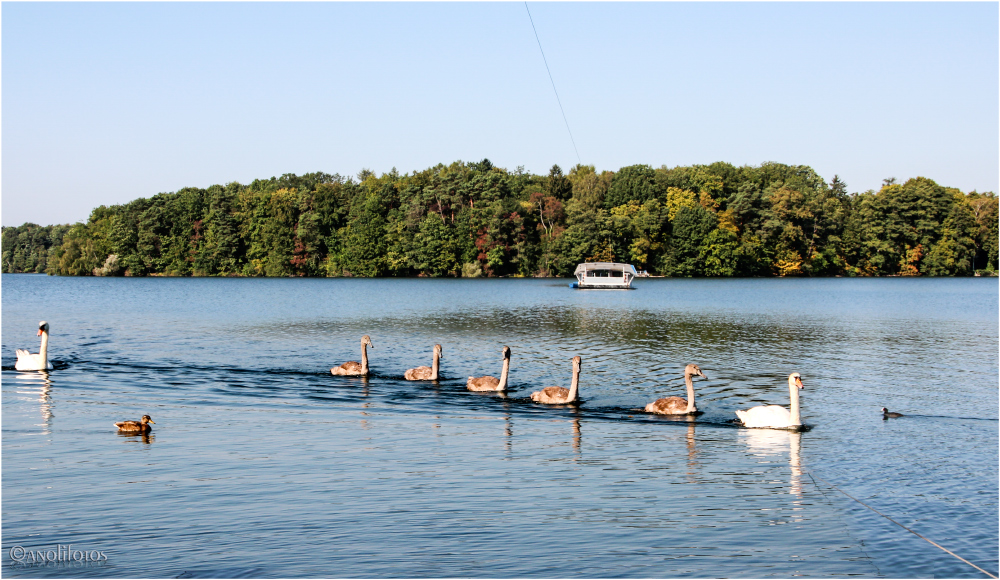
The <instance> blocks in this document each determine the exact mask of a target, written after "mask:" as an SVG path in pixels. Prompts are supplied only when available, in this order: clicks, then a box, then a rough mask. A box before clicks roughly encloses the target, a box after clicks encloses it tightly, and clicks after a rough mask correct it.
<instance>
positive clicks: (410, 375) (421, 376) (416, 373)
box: [403, 344, 441, 381]
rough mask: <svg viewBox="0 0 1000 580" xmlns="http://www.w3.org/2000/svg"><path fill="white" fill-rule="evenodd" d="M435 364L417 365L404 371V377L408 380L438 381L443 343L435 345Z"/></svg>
mask: <svg viewBox="0 0 1000 580" xmlns="http://www.w3.org/2000/svg"><path fill="white" fill-rule="evenodd" d="M431 364H432V365H433V366H429V367H417V368H415V369H410V370H408V371H406V372H405V373H403V378H404V379H406V380H408V381H436V380H438V368H439V367H440V366H441V345H440V344H435V345H434V362H432V363H431Z"/></svg>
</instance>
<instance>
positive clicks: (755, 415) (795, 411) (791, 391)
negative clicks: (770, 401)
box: [736, 373, 802, 429]
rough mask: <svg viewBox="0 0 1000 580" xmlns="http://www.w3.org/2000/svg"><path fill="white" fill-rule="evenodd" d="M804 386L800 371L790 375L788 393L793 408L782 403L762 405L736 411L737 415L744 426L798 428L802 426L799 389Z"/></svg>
mask: <svg viewBox="0 0 1000 580" xmlns="http://www.w3.org/2000/svg"><path fill="white" fill-rule="evenodd" d="M801 388H802V377H801V376H800V375H799V373H792V374H790V375H788V395H789V397H790V398H791V399H792V405H791V407H792V410H791V412H789V411H788V409H786V408H784V407H782V406H781V405H760V406H758V407H752V408H750V409H747V410H746V411H736V416H737V417H739V418H740V421H742V422H743V426H744V427H762V428H766V429H797V428H798V427H801V426H802V420H801V419H799V389H801Z"/></svg>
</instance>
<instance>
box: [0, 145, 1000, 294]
mask: <svg viewBox="0 0 1000 580" xmlns="http://www.w3.org/2000/svg"><path fill="white" fill-rule="evenodd" d="M997 231H998V202H997V197H996V195H994V194H993V193H983V194H980V193H976V192H972V193H968V194H963V193H962V192H960V191H958V190H957V189H953V188H947V187H942V186H940V185H938V184H937V183H935V182H934V181H932V180H930V179H926V178H923V177H917V178H914V179H910V180H908V181H906V182H905V183H902V184H900V183H896V182H895V180H893V179H889V180H886V181H885V183H884V185H883V186H882V188H881V189H880V190H879V191H877V192H876V191H867V192H865V193H861V194H857V193H855V194H848V193H847V188H846V185H845V184H844V183H843V182H842V181H840V180H839V178H838V177H837V176H834V178H833V179H832V180H831V181H830V182H829V183H827V182H826V181H824V179H823V178H821V177H820V176H819V175H817V174H816V173H815V172H814V171H813V170H812V169H811V168H809V167H806V166H789V165H782V164H779V163H764V164H762V165H760V166H759V167H751V166H743V167H736V166H733V165H731V164H728V163H713V164H711V165H694V166H689V167H674V168H667V167H665V166H664V167H661V168H659V169H654V168H652V167H650V166H647V165H633V166H630V167H624V168H622V169H620V170H619V171H618V172H610V171H603V172H598V171H596V170H595V168H594V167H593V166H586V165H577V166H576V167H573V168H572V169H571V170H570V171H569V173H568V174H563V171H562V170H561V169H560V168H559V166H553V167H552V169H551V171H550V172H549V174H548V175H547V176H539V175H532V174H528V173H525V172H524V171H523V170H522V169H521V168H518V169H517V170H516V171H513V172H511V171H507V170H505V169H502V168H499V167H494V166H493V165H492V164H491V163H490V162H489V160H483V161H481V162H473V163H463V162H455V163H452V164H451V165H448V166H445V165H438V166H436V167H432V168H430V169H427V170H424V171H420V172H414V173H412V174H406V175H400V174H399V173H398V172H396V171H395V170H393V171H392V172H390V173H386V174H383V175H381V176H376V175H375V174H374V173H372V172H371V171H368V170H365V171H362V172H361V173H360V174H359V175H358V177H357V179H354V178H343V177H341V176H340V175H329V174H326V173H311V174H307V175H302V176H297V175H292V174H288V175H283V176H282V177H280V178H271V179H268V180H256V181H254V182H253V183H251V184H249V185H241V184H239V183H230V184H228V185H225V186H223V185H213V186H211V187H209V188H208V189H197V188H186V189H182V190H180V191H177V192H176V193H161V194H158V195H155V196H153V197H151V198H148V199H147V198H140V199H136V200H134V201H132V202H130V203H127V204H124V205H114V206H110V207H106V206H101V207H98V208H97V209H95V210H94V211H93V212H92V213H91V215H90V219H89V220H88V221H87V223H78V224H75V225H72V226H69V225H57V226H45V227H41V226H38V225H35V224H24V225H22V226H19V227H16V228H14V227H7V228H3V258H2V260H3V271H4V272H48V273H49V274H60V275H73V276H80V275H99V276H121V275H124V276H146V275H161V274H162V275H170V276H469V277H474V276H539V275H540V276H545V275H558V276H565V275H570V274H571V273H572V271H573V269H574V267H575V266H576V264H577V263H579V262H583V261H588V260H589V261H595V260H613V261H620V262H629V263H632V264H634V265H635V266H636V267H637V268H638V269H640V270H642V269H645V270H648V271H649V272H650V273H651V274H662V275H667V276H770V275H807V276H831V275H850V276H880V275H914V276H915V275H930V276H963V275H971V274H972V273H973V272H974V271H975V270H985V271H988V272H990V273H995V272H996V271H997V270H998V256H997V248H998V240H997V237H998V236H997Z"/></svg>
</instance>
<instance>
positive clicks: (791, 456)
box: [740, 429, 802, 505]
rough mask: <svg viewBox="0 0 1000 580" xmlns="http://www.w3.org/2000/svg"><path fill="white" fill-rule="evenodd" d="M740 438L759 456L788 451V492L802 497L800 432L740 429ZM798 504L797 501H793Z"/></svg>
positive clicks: (776, 454)
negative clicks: (789, 472)
mask: <svg viewBox="0 0 1000 580" xmlns="http://www.w3.org/2000/svg"><path fill="white" fill-rule="evenodd" d="M740 440H741V441H742V442H743V443H744V444H745V445H746V446H747V450H748V451H750V453H753V454H754V455H757V456H759V457H774V456H783V455H785V453H786V452H787V453H788V466H789V468H790V469H791V477H790V479H789V488H788V493H790V494H792V495H794V496H796V497H798V498H799V499H801V498H802V459H801V456H800V449H801V445H802V433H800V432H798V431H785V430H778V429H741V430H740ZM795 504H796V505H798V504H799V502H798V501H796V502H795Z"/></svg>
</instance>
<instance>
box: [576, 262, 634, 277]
mask: <svg viewBox="0 0 1000 580" xmlns="http://www.w3.org/2000/svg"><path fill="white" fill-rule="evenodd" d="M590 270H622V271H625V272H631V273H632V274H638V272H636V271H635V267H634V266H632V264H620V263H618V262H584V263H582V264H577V266H576V270H575V271H574V272H573V274H579V273H580V272H589V271H590Z"/></svg>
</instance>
